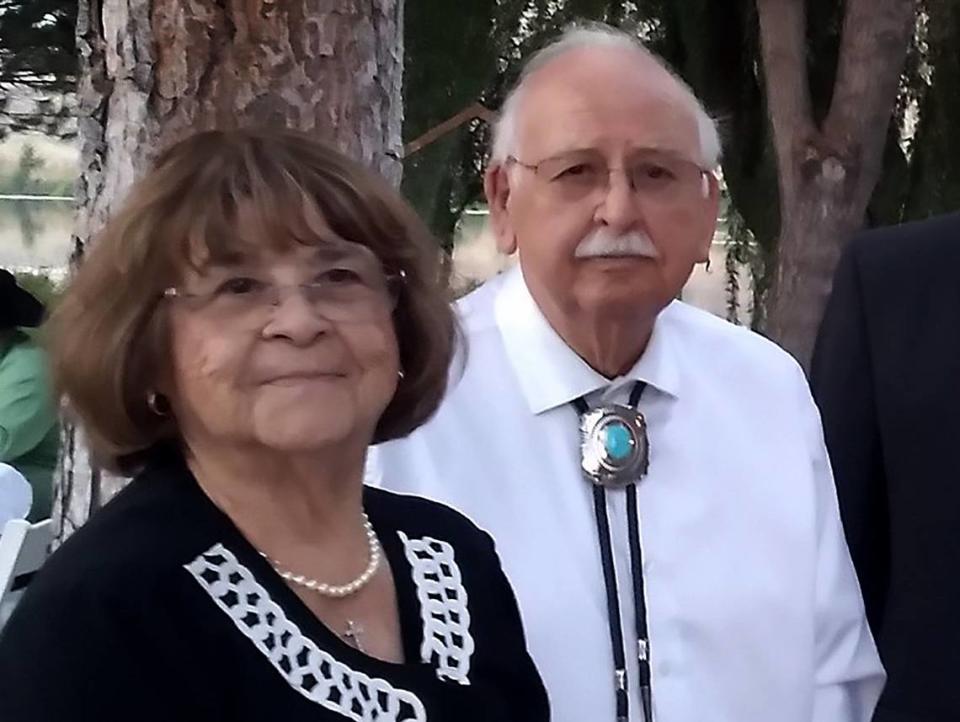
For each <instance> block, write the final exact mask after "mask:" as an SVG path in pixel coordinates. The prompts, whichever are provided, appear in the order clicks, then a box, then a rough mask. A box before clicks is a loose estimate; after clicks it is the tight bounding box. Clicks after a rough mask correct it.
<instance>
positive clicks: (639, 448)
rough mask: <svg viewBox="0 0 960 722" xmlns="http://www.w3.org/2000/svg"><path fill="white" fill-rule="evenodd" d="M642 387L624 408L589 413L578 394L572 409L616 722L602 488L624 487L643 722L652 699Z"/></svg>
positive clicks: (611, 590)
mask: <svg viewBox="0 0 960 722" xmlns="http://www.w3.org/2000/svg"><path fill="white" fill-rule="evenodd" d="M645 388H646V383H645V382H643V381H637V382H636V383H635V384H634V385H633V388H632V390H631V391H630V400H629V404H628V405H626V406H625V405H623V404H605V405H603V406H600V407H597V408H595V409H591V408H589V407H588V406H587V402H586V401H585V400H584V398H583V397H582V396H581V397H580V398H578V399H574V401H573V402H572V404H573V407H574V408H575V409H576V410H577V413H578V414H579V417H580V469H581V471H582V472H583V477H584V479H586V480H587V481H588V482H589V483H590V485H591V487H592V489H593V507H594V512H595V514H596V519H597V538H598V540H599V544H600V558H601V563H602V566H603V581H604V586H605V588H606V597H607V618H608V625H609V628H610V646H611V649H612V651H613V668H614V680H613V682H614V694H615V699H616V709H617V722H627V720H628V719H629V709H630V680H629V679H628V675H627V664H626V655H627V649H626V647H625V645H624V633H623V624H622V622H621V619H620V599H619V597H618V596H617V570H616V567H615V565H614V559H613V546H612V543H611V539H610V518H609V516H608V514H607V489H624V490H625V491H626V497H627V533H628V535H629V546H630V571H631V576H632V577H633V607H634V617H635V619H636V630H635V634H636V650H635V652H636V655H637V668H638V670H639V679H638V680H637V687H638V690H639V693H640V705H641V707H642V709H643V718H644V720H645V721H646V722H653V696H652V691H651V688H650V636H649V633H648V632H647V603H646V597H645V594H644V585H643V550H642V548H641V546H640V523H639V519H638V518H637V482H638V481H639V480H640V479H642V478H643V477H644V476H645V475H646V473H647V467H648V465H649V459H650V444H649V440H648V438H647V424H646V420H645V419H644V417H643V414H641V413H640V411H639V410H638V409H637V404H638V403H639V401H640V396H641V395H642V394H643V390H644V389H645Z"/></svg>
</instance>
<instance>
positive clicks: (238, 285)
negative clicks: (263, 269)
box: [214, 277, 264, 296]
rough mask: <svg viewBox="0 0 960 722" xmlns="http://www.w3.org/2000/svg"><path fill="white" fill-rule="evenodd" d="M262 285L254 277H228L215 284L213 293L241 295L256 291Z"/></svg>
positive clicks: (262, 285)
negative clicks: (217, 284) (215, 287)
mask: <svg viewBox="0 0 960 722" xmlns="http://www.w3.org/2000/svg"><path fill="white" fill-rule="evenodd" d="M263 287H264V284H263V283H262V282H261V281H258V280H256V279H255V278H244V277H239V278H230V279H227V280H226V281H224V282H223V283H221V284H220V285H219V286H217V290H216V291H214V293H215V294H216V295H218V296H243V295H246V294H249V293H256V292H257V291H260V290H261V289H262V288H263Z"/></svg>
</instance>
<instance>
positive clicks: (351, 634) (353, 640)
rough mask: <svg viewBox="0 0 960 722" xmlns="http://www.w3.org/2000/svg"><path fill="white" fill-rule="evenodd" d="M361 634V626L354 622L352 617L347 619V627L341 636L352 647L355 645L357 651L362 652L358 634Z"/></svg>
mask: <svg viewBox="0 0 960 722" xmlns="http://www.w3.org/2000/svg"><path fill="white" fill-rule="evenodd" d="M362 634H363V627H361V626H360V625H359V624H357V623H356V622H354V621H353V620H352V619H348V620H347V629H346V631H345V632H344V633H343V638H344V639H345V640H347V644H349V645H350V646H352V647H356V648H357V650H358V651H360V652H363V651H364V649H363V644H361V642H360V635H362Z"/></svg>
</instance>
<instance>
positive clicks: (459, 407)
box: [367, 268, 884, 722]
mask: <svg viewBox="0 0 960 722" xmlns="http://www.w3.org/2000/svg"><path fill="white" fill-rule="evenodd" d="M459 309H460V312H461V317H462V322H463V325H464V328H465V331H466V336H467V340H468V359H467V362H466V365H465V366H463V367H462V373H461V370H460V368H458V367H457V365H456V364H455V367H454V373H453V377H452V380H451V388H450V390H449V393H448V395H447V397H446V399H445V400H444V402H443V404H442V406H441V408H440V410H439V411H438V413H437V414H436V416H435V417H433V418H432V419H431V420H430V422H429V423H428V424H426V425H425V426H424V427H423V428H421V429H420V430H418V431H417V432H415V433H414V434H413V435H411V436H410V437H409V438H407V439H404V440H400V441H394V442H390V443H387V444H383V445H381V446H380V447H378V448H376V449H374V450H373V452H372V453H371V455H370V460H369V463H368V471H367V479H368V481H370V482H371V483H376V484H382V485H383V486H385V487H387V488H390V489H394V490H399V491H405V492H412V493H417V494H422V495H424V496H427V497H430V498H434V499H438V500H441V501H443V502H446V503H448V504H450V505H451V506H454V507H456V508H458V509H460V510H461V511H463V512H464V513H465V514H467V515H468V516H470V517H472V518H473V519H474V520H475V521H476V522H477V523H478V524H479V525H480V526H482V527H483V528H485V529H487V530H488V531H489V532H490V533H491V534H492V535H493V537H494V539H495V540H496V542H497V546H498V550H499V553H500V556H501V559H502V561H503V565H504V568H505V571H506V573H507V576H508V577H509V578H510V581H511V582H512V584H513V587H514V590H515V592H516V594H517V598H518V602H519V605H520V610H521V614H522V617H523V621H524V625H525V629H526V634H527V643H528V646H529V648H530V651H531V653H532V655H533V658H534V661H535V662H536V663H537V666H538V667H539V669H540V672H541V674H542V675H543V678H544V682H545V683H546V686H547V690H548V692H549V695H550V702H551V709H552V716H553V720H555V721H556V722H614V720H615V719H616V714H615V696H614V666H613V660H612V656H611V642H610V634H609V628H608V615H607V606H606V601H605V591H604V578H603V571H602V567H601V560H600V551H599V547H598V541H597V528H596V519H595V516H594V509H593V501H592V491H591V487H590V485H589V484H588V483H586V482H585V481H584V480H583V478H582V477H581V472H580V466H579V432H578V418H577V413H576V411H575V410H574V408H573V407H572V405H571V403H570V402H571V401H572V400H573V399H575V398H577V397H580V396H585V398H586V400H587V402H588V404H589V405H590V406H596V405H598V404H599V403H602V402H605V401H619V402H621V403H626V399H627V396H628V394H629V390H630V387H631V386H632V384H633V382H634V380H637V379H641V380H643V381H646V382H647V383H648V387H647V389H646V391H645V392H644V393H643V396H642V398H641V400H640V403H639V408H640V410H641V411H642V412H643V414H644V416H645V417H646V422H647V428H648V435H649V439H650V468H649V473H648V474H647V476H646V477H645V478H644V479H643V480H642V481H641V482H640V484H639V485H638V501H637V503H638V507H639V516H640V526H641V530H640V536H641V538H642V546H643V554H644V563H643V574H644V579H645V586H646V598H647V617H648V621H649V636H650V660H651V665H652V690H653V713H654V718H655V720H656V722H848V721H849V722H867V720H869V719H870V716H871V713H872V710H873V708H874V705H875V704H876V701H877V698H878V697H879V695H880V691H881V688H882V686H883V681H884V673H883V668H882V667H881V665H880V661H879V658H878V656H877V652H876V648H875V646H874V643H873V639H872V637H871V635H870V631H869V629H868V627H867V623H866V619H865V617H864V611H863V603H862V600H861V597H860V589H859V585H858V584H857V580H856V577H855V573H854V570H853V566H852V564H851V562H850V558H849V554H848V551H847V547H846V543H845V541H844V537H843V533H842V529H841V525H840V518H839V513H838V510H837V501H836V495H835V492H834V486H833V479H832V476H831V472H830V466H829V462H828V460H827V456H826V451H825V448H824V444H823V438H822V433H821V428H820V421H819V416H818V413H817V410H816V407H815V406H814V404H813V401H812V399H811V397H810V394H809V391H808V388H807V384H806V381H805V379H804V376H803V373H802V371H801V369H800V368H799V366H798V365H797V364H796V363H795V362H794V361H793V360H792V359H791V358H790V357H789V356H788V355H787V354H786V353H785V352H783V351H782V350H780V349H779V348H778V347H777V346H775V345H774V344H772V343H770V342H769V341H766V340H765V339H763V338H762V337H760V336H759V335H757V334H754V333H752V332H750V331H748V330H745V329H742V328H738V327H736V326H733V325H731V324H728V323H726V322H724V321H722V320H720V319H718V318H715V317H714V316H711V315H710V314H707V313H705V312H702V311H699V310H697V309H694V308H692V307H690V306H688V305H686V304H683V303H681V302H674V303H672V304H671V305H670V306H668V307H667V308H666V309H665V310H664V311H663V312H662V313H661V314H660V316H659V318H658V319H657V322H656V325H655V328H654V332H653V335H652V337H651V339H650V343H649V345H648V346H647V349H646V351H645V352H644V354H643V356H642V357H641V358H640V360H639V361H638V362H637V364H636V365H635V366H634V367H633V369H631V371H630V372H629V373H628V374H626V375H625V376H624V377H622V378H618V379H614V380H613V381H610V380H608V379H606V378H604V377H603V376H601V375H600V374H598V373H597V372H596V371H594V370H593V369H591V368H590V367H589V366H588V365H587V364H586V363H585V362H584V361H583V360H582V359H581V358H580V357H579V356H577V355H576V353H574V352H573V351H572V350H571V349H570V348H569V347H568V346H567V345H566V344H565V343H564V342H563V340H562V339H561V338H560V337H559V336H558V335H557V334H556V332H555V331H554V330H553V328H552V327H551V326H550V325H549V323H548V322H547V321H546V319H545V318H544V316H543V315H542V314H541V312H540V310H539V308H538V307H537V305H536V303H535V301H534V300H533V298H532V297H531V296H530V294H529V292H528V291H527V288H526V286H525V284H524V281H523V277H522V274H521V272H520V270H519V268H516V269H513V270H511V271H508V272H507V273H505V274H503V275H501V276H498V277H497V278H495V279H493V280H492V281H490V282H488V283H487V284H485V285H484V286H483V287H481V288H480V289H478V290H477V291H475V292H474V293H473V294H471V295H470V296H468V297H467V298H465V299H464V300H462V301H461V302H460V304H459ZM607 506H608V513H609V516H610V525H611V536H612V538H613V553H614V555H615V559H616V568H617V576H618V580H619V581H618V585H619V599H620V613H621V619H622V626H623V630H624V637H625V639H626V640H627V659H628V675H629V680H630V684H631V688H630V690H629V693H630V720H631V722H639V720H641V719H642V717H643V714H642V712H641V709H640V699H639V693H638V691H637V685H636V680H637V668H636V667H637V663H636V652H635V651H634V650H635V641H634V640H635V635H634V629H635V627H634V614H633V602H632V599H633V597H632V593H633V592H632V581H631V577H630V567H629V559H630V557H629V547H628V537H627V515H626V496H625V492H624V491H622V490H618V491H608V504H607Z"/></svg>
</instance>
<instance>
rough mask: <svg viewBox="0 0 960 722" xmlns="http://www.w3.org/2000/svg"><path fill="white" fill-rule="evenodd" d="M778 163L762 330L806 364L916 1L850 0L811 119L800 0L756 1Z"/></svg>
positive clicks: (877, 155)
mask: <svg viewBox="0 0 960 722" xmlns="http://www.w3.org/2000/svg"><path fill="white" fill-rule="evenodd" d="M757 11H758V15H759V20H760V36H761V44H762V49H763V68H764V75H765V81H766V88H767V98H768V105H769V113H770V120H771V123H772V126H773V134H774V140H775V147H776V153H777V162H778V180H779V189H780V206H781V208H780V215H781V225H780V238H779V244H778V249H779V257H778V261H777V269H776V273H775V278H774V281H773V288H772V293H771V297H770V301H769V305H768V314H767V325H766V329H765V330H766V331H767V333H768V334H769V335H770V336H771V337H772V338H773V339H774V340H775V341H777V342H778V343H780V344H781V345H782V346H783V347H784V348H785V349H787V350H788V351H789V352H791V353H792V354H794V356H796V357H797V359H798V360H799V361H800V362H801V364H803V365H804V367H806V365H807V364H808V363H809V360H810V355H811V353H812V351H813V342H814V339H815V337H816V332H817V326H818V324H819V322H820V317H821V315H822V313H823V307H824V305H825V304H826V300H827V297H828V295H829V293H830V285H831V279H832V276H833V270H834V267H835V265H836V262H837V260H838V258H839V256H840V250H841V248H842V245H843V243H844V242H845V241H846V240H847V239H848V238H849V237H850V236H851V235H852V234H853V233H854V232H855V231H856V230H857V229H858V228H860V227H861V225H862V224H863V219H864V213H865V211H866V208H867V204H868V202H869V200H870V196H871V193H872V192H873V188H874V186H875V185H876V183H877V180H878V178H879V175H880V170H881V161H882V154H883V148H884V144H885V139H886V134H887V128H888V126H889V123H890V119H891V111H892V109H893V106H894V101H895V99H896V96H897V89H898V86H899V80H900V72H901V69H902V67H903V62H904V58H905V56H906V51H907V46H908V41H909V39H910V35H911V33H912V32H913V29H914V22H915V17H916V4H915V0H847V2H846V11H845V15H844V22H843V34H842V39H841V45H840V56H839V61H838V66H837V75H836V81H835V84H834V88H833V95H832V99H831V102H830V108H829V111H828V113H827V115H826V117H825V119H824V121H823V122H822V123H821V124H819V126H818V124H817V123H816V122H815V120H814V116H813V111H812V105H811V100H810V89H809V87H810V86H809V78H808V75H807V60H806V16H805V13H806V8H805V3H804V2H802V1H801V0H757Z"/></svg>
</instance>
